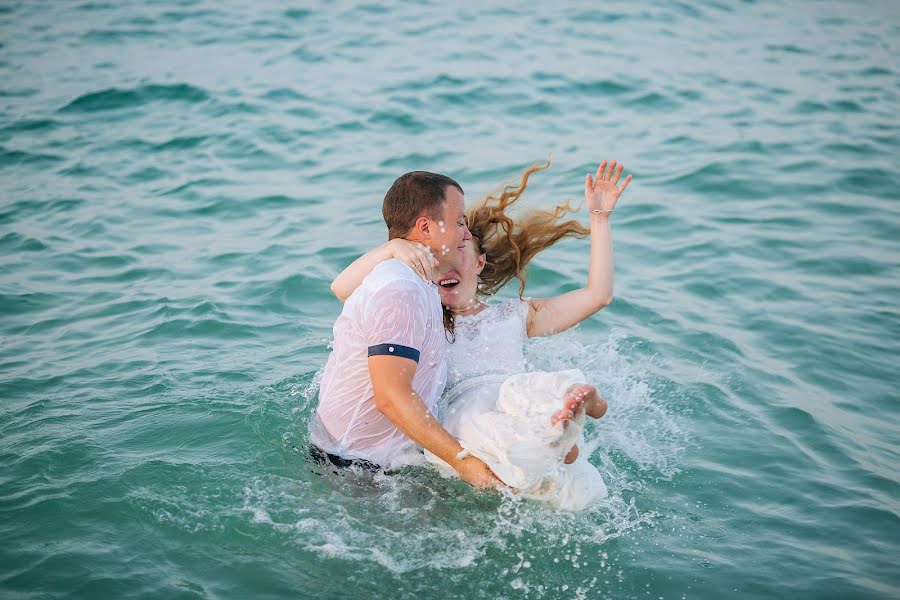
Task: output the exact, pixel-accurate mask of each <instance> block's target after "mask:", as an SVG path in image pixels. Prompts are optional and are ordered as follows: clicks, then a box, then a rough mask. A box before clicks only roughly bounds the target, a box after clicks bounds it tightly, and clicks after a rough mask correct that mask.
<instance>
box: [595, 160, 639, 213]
mask: <svg viewBox="0 0 900 600" xmlns="http://www.w3.org/2000/svg"><path fill="white" fill-rule="evenodd" d="M623 168H624V165H619V166H618V167H616V161H612V162H611V163H609V165H607V162H606V161H605V160H604V161H603V162H602V163H600V166H599V167H597V174H596V175H595V176H594V177H591V175H590V173H588V175H587V177H585V179H584V200H585V202H586V204H587V207H588V210H591V211H602V212H595V213H594V214H599V215H601V216H609V214H610V213H611V212H612V211H613V209H614V208H615V207H616V202H617V201H618V200H619V196H620V195H621V194H622V192H624V191H625V188H626V187H628V184H629V183H630V182H631V175H629V176H628V177H626V178H625V181H623V182H622V185H620V186H617V184H618V183H619V177H621V175H622V169H623Z"/></svg>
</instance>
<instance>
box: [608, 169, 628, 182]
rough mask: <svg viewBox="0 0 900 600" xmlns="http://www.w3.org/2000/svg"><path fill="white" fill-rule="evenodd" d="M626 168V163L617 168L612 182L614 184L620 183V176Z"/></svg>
mask: <svg viewBox="0 0 900 600" xmlns="http://www.w3.org/2000/svg"><path fill="white" fill-rule="evenodd" d="M624 168H625V165H619V168H618V169H616V173H615V175H614V176H613V179H612V182H611V183H612V184H613V185H616V184H617V183H619V177H620V176H621V175H622V169H624Z"/></svg>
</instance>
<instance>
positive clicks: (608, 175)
mask: <svg viewBox="0 0 900 600" xmlns="http://www.w3.org/2000/svg"><path fill="white" fill-rule="evenodd" d="M615 170H616V161H612V162H611V163H609V169H608V170H607V171H606V173H604V174H603V179H605V180H606V181H609V180H610V179H611V178H612V174H613V172H615Z"/></svg>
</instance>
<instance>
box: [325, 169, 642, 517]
mask: <svg viewBox="0 0 900 600" xmlns="http://www.w3.org/2000/svg"><path fill="white" fill-rule="evenodd" d="M548 166H549V163H548V164H544V165H535V166H532V167H530V168H529V169H527V170H526V171H525V172H524V173H523V175H522V178H521V181H520V183H519V186H518V187H512V186H508V187H506V188H505V189H504V190H503V191H502V192H501V193H500V194H498V195H496V196H494V195H491V196H488V197H487V198H486V199H485V200H484V201H482V202H481V203H480V204H478V205H476V206H474V207H472V208H471V209H469V210H468V211H467V213H466V219H467V224H468V228H469V231H470V232H471V234H472V241H471V242H470V243H469V244H468V247H467V252H466V255H465V258H464V260H463V262H462V265H461V266H460V267H459V268H458V269H456V270H453V271H450V272H449V273H446V274H445V275H443V276H442V277H441V278H440V279H439V280H438V282H437V283H438V286H439V291H440V294H441V301H442V304H443V305H444V327H445V329H446V333H447V339H448V342H449V345H448V352H447V361H448V367H449V368H448V381H447V387H446V390H445V392H444V397H443V410H442V412H441V414H439V415H436V416H437V417H438V419H440V421H441V423H442V424H443V426H444V428H445V429H446V430H447V431H448V432H450V434H451V435H453V436H454V437H456V438H457V440H458V441H459V443H460V445H461V446H462V447H463V448H464V450H463V454H466V453H471V454H473V455H475V456H477V457H478V458H480V459H481V460H483V461H484V462H485V463H486V464H487V465H488V466H489V467H491V469H493V471H494V473H496V475H497V476H498V477H499V479H500V480H502V481H503V482H504V483H505V484H507V485H508V486H510V487H513V488H515V489H517V490H519V492H520V493H521V494H522V495H525V496H527V497H532V498H536V499H539V500H542V501H545V502H548V503H550V504H553V505H555V506H558V507H561V508H567V509H572V510H578V509H581V508H583V507H585V506H586V505H588V504H589V503H590V502H591V501H592V500H594V499H596V498H601V497H604V496H605V495H606V493H607V492H606V486H605V484H604V482H603V479H602V477H601V476H600V473H599V472H598V471H597V469H596V468H595V467H594V466H593V465H591V464H590V463H589V462H588V460H587V457H585V456H580V455H579V454H580V453H579V450H578V446H579V444H580V443H581V438H582V431H583V426H584V420H585V416H589V417H592V418H595V419H597V418H600V417H602V416H603V415H604V414H605V413H606V408H607V405H606V401H605V400H604V399H603V398H602V397H600V396H599V395H598V394H597V391H596V389H595V388H594V386H592V385H590V384H587V383H584V381H585V376H584V374H583V373H581V371H579V370H577V369H573V370H568V371H559V372H541V371H531V372H529V371H528V369H527V367H528V365H527V363H526V359H525V355H524V346H525V342H526V341H527V339H528V338H530V337H538V336H546V335H551V334H554V333H558V332H560V331H563V330H566V329H568V328H570V327H572V326H574V325H576V324H578V323H580V322H581V321H583V320H585V319H586V318H588V317H589V316H591V315H592V314H594V313H595V312H597V311H598V310H600V309H602V308H603V307H605V306H607V305H608V304H609V303H610V301H611V300H612V289H613V252H612V236H611V232H610V225H609V215H610V214H611V213H612V211H613V209H614V208H615V205H616V202H617V201H618V198H619V196H620V194H621V193H622V191H624V189H625V187H626V186H627V185H628V183H629V182H630V181H631V176H630V175H629V176H628V177H626V178H625V179H624V181H623V182H622V184H621V185H619V184H618V183H619V179H620V177H621V174H622V170H623V167H622V165H619V166H618V167H617V166H616V161H612V163H609V164H607V161H603V162H602V163H600V166H599V167H598V169H597V172H596V174H595V175H594V176H591V175H587V177H586V178H585V192H584V193H585V204H586V206H587V208H588V212H589V214H590V217H589V218H590V229H587V228H585V227H584V226H582V225H581V224H580V223H579V222H578V221H575V220H564V217H565V215H566V214H567V213H570V212H573V209H572V208H571V207H570V206H569V205H568V204H562V205H559V206H557V207H556V208H555V209H554V210H551V211H540V210H535V211H531V212H529V213H527V214H526V215H525V216H524V217H523V218H521V219H519V220H514V219H513V218H512V217H510V216H509V215H507V214H506V211H507V210H508V209H509V208H510V206H512V205H513V204H514V203H515V202H516V201H517V200H518V199H519V198H520V197H521V195H522V193H523V192H524V191H525V188H526V187H527V185H528V179H529V177H530V176H531V175H532V174H533V173H534V172H536V171H539V170H542V169H545V168H547V167H548ZM587 235H590V239H591V242H590V245H591V249H590V259H589V266H588V279H587V285H586V286H585V287H583V288H580V289H577V290H573V291H570V292H567V293H565V294H561V295H559V296H555V297H552V298H546V299H536V298H526V297H524V296H523V294H524V292H525V268H526V267H527V265H528V264H529V262H530V261H531V259H532V258H534V256H535V255H537V254H538V253H539V252H540V251H542V250H544V249H546V248H548V247H550V246H552V245H553V244H555V243H556V242H558V241H559V240H561V239H563V238H565V237H585V236H587ZM390 258H397V259H399V260H402V261H403V262H405V263H407V264H409V265H410V266H411V267H412V268H414V269H416V270H417V271H418V272H419V273H420V274H421V275H422V276H423V277H424V278H425V279H427V280H431V276H432V271H433V269H434V268H435V267H436V265H437V262H438V261H439V258H436V257H434V256H433V255H432V254H431V252H430V251H429V250H428V249H427V248H425V247H424V246H421V245H419V244H415V243H412V242H408V241H406V240H402V239H394V240H391V241H390V242H388V243H386V244H384V245H382V246H380V247H378V248H375V249H374V250H371V251H369V252H368V253H366V254H365V255H364V256H362V257H360V258H359V259H357V261H355V262H354V263H353V264H352V265H350V266H349V267H347V269H345V270H344V271H343V272H342V273H341V274H340V275H338V277H337V278H336V279H335V280H334V282H333V283H332V286H331V289H332V291H334V293H335V295H337V296H338V298H340V299H341V301H344V300H346V298H347V297H349V295H350V294H351V293H352V292H353V290H355V289H356V287H358V286H359V284H360V282H361V281H362V279H363V278H364V277H365V275H366V274H368V272H369V271H371V269H372V268H373V267H374V266H375V265H377V264H378V263H379V262H381V261H383V260H387V259H390ZM513 278H517V279H518V280H519V282H520V285H519V298H516V299H513V300H509V301H506V302H501V303H496V304H486V303H485V302H484V300H485V299H487V298H489V297H490V296H491V295H493V294H494V293H495V292H497V291H498V290H500V289H501V288H503V287H504V286H505V285H506V284H507V283H508V282H509V281H511V280H512V279H513ZM426 458H427V459H428V460H429V461H431V462H432V463H434V464H435V465H436V466H437V467H438V468H439V469H440V470H441V471H443V472H444V473H445V474H448V475H452V474H453V473H454V472H453V470H452V469H450V468H449V466H447V465H446V464H445V463H443V461H441V460H440V459H438V458H437V457H435V456H433V455H431V454H430V453H428V452H426ZM461 458H462V457H461Z"/></svg>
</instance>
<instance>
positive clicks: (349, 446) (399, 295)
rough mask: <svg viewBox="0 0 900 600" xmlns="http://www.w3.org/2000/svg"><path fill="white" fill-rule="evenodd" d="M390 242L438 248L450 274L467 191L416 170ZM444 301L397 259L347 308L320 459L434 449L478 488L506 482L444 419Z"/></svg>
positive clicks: (317, 446)
mask: <svg viewBox="0 0 900 600" xmlns="http://www.w3.org/2000/svg"><path fill="white" fill-rule="evenodd" d="M382 214H383V216H384V222H385V224H387V227H388V237H389V238H390V239H393V238H396V237H402V238H405V239H407V240H410V241H414V242H419V243H421V244H423V245H425V246H428V247H429V248H431V250H432V252H433V253H434V254H435V256H438V257H440V272H439V273H437V274H436V275H442V274H443V273H446V272H447V271H450V270H451V269H455V268H457V267H458V266H459V263H460V261H461V260H462V256H463V254H462V253H463V251H464V249H465V244H466V241H467V240H470V239H471V237H472V236H471V234H470V233H469V229H468V228H467V227H466V221H465V198H464V196H463V190H462V187H460V185H459V184H458V183H456V182H455V181H453V180H452V179H450V178H449V177H446V176H444V175H438V174H436V173H428V172H426V171H412V172H410V173H406V174H405V175H402V176H401V177H399V178H398V179H397V180H396V181H395V182H394V184H393V185H392V186H391V189H389V190H388V192H387V194H386V195H385V197H384V204H383V206H382ZM445 344H446V341H445V337H444V325H443V314H442V310H441V301H440V296H439V294H438V291H437V288H436V287H435V284H434V283H433V282H431V281H423V280H422V278H421V277H420V276H419V275H417V274H416V273H415V272H414V271H413V270H412V269H410V268H409V267H408V266H406V265H405V264H403V263H401V262H400V261H397V260H389V261H385V262H383V263H381V264H379V265H378V266H377V267H375V268H374V269H373V270H372V272H371V273H370V274H369V275H368V276H367V277H366V278H365V280H363V283H362V285H360V287H359V288H358V289H357V290H356V291H355V292H354V293H353V295H351V296H350V298H349V299H348V300H347V302H346V303H345V304H344V309H343V310H342V311H341V315H340V317H338V319H337V321H336V322H335V324H334V349H333V351H332V353H331V355H330V356H329V357H328V362H327V364H326V365H325V370H324V371H323V373H322V381H321V386H320V388H319V406H318V408H317V409H316V412H315V413H314V414H313V416H312V419H311V421H310V443H311V445H312V452H313V455H314V456H315V457H316V458H317V459H318V460H320V461H323V462H325V461H327V462H330V463H332V464H334V465H337V466H349V465H352V464H361V465H363V466H369V467H388V468H390V467H391V466H392V465H399V464H403V462H405V459H406V458H408V456H409V455H410V454H411V453H413V452H416V451H417V450H416V445H418V446H421V447H422V448H425V449H426V450H428V451H430V452H431V453H432V454H434V455H436V456H437V457H438V458H440V459H442V460H443V461H444V462H446V463H447V464H448V465H450V466H451V467H452V468H454V469H455V470H456V472H457V473H458V474H459V477H460V479H462V480H464V481H466V482H468V483H469V484H471V485H473V486H476V487H484V486H502V483H501V482H500V481H499V480H498V479H497V477H496V476H495V475H494V473H493V472H492V471H491V470H490V468H488V466H487V465H486V464H484V463H483V462H482V461H481V460H479V459H478V458H476V457H474V456H471V455H468V453H466V452H464V451H463V448H462V446H460V444H459V442H458V441H457V440H456V439H455V438H454V437H453V436H451V435H450V434H449V433H448V432H447V431H446V430H445V429H444V428H443V427H442V426H441V424H440V422H438V420H437V419H436V418H435V416H434V413H435V410H436V408H437V406H438V402H439V400H440V397H441V394H442V393H443V391H444V384H445V381H446V375H447V374H446V366H445V363H444V352H445Z"/></svg>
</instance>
